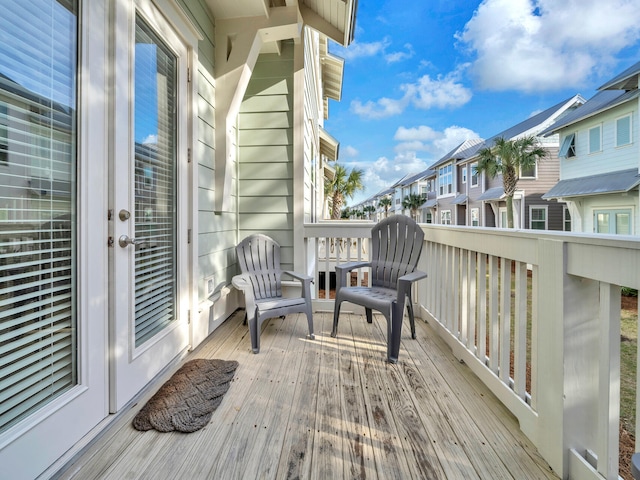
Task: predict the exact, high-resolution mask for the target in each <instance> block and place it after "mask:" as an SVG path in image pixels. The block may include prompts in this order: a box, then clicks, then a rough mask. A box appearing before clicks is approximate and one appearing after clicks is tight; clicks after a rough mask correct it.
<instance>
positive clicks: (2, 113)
mask: <svg viewBox="0 0 640 480" xmlns="http://www.w3.org/2000/svg"><path fill="white" fill-rule="evenodd" d="M7 114H8V109H7V105H6V104H3V103H0V165H7V164H8V163H9V132H8V129H7V121H8V115H7Z"/></svg>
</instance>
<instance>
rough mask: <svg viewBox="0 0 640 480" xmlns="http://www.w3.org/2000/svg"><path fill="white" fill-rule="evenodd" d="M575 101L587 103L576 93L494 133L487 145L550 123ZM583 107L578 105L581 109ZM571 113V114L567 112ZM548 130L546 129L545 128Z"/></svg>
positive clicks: (538, 133)
mask: <svg viewBox="0 0 640 480" xmlns="http://www.w3.org/2000/svg"><path fill="white" fill-rule="evenodd" d="M574 103H585V102H584V99H583V98H582V96H580V95H574V96H573V97H570V98H567V99H566V100H563V101H562V102H560V103H557V104H556V105H554V106H552V107H549V108H547V109H546V110H544V111H542V112H540V113H538V114H537V115H533V116H532V117H529V118H527V119H526V120H524V121H523V122H520V123H518V124H517V125H514V126H513V127H510V128H507V129H506V130H504V131H502V132H500V133H498V134H497V135H494V136H493V137H491V138H489V139H488V140H487V141H486V142H485V146H486V147H493V145H494V144H495V141H496V140H497V139H498V138H504V139H505V140H511V139H513V138H516V137H517V136H519V135H522V134H523V133H525V132H528V131H529V130H532V129H534V128H536V127H538V126H540V127H544V126H545V124H548V123H550V122H552V121H553V119H554V117H555V116H559V115H560V114H562V113H563V112H565V111H566V110H567V109H568V108H570V107H571V105H572V104H574ZM580 108H582V107H578V109H580ZM567 115H569V114H567ZM543 131H546V130H543ZM540 134H541V132H536V135H540Z"/></svg>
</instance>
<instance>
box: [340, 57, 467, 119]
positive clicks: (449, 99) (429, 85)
mask: <svg viewBox="0 0 640 480" xmlns="http://www.w3.org/2000/svg"><path fill="white" fill-rule="evenodd" d="M463 68H466V65H463V66H462V67H460V68H459V69H458V70H456V71H454V72H451V73H449V74H448V75H446V76H444V77H442V76H438V77H437V78H436V79H432V78H431V77H430V76H429V75H424V76H422V77H420V78H419V79H418V80H417V81H416V82H415V83H404V84H402V85H400V90H401V91H403V92H404V96H403V97H402V98H399V99H392V98H387V97H383V98H381V99H379V100H377V101H375V102H374V101H372V100H369V101H368V102H366V103H362V102H361V101H360V100H354V101H352V102H351V111H352V112H353V113H355V114H356V115H359V116H360V117H363V118H369V119H378V118H386V117H391V116H393V115H400V114H401V113H402V112H404V110H405V109H406V108H407V107H408V106H409V105H413V106H414V107H416V108H419V109H421V110H428V109H431V108H448V107H451V108H456V107H461V106H462V105H464V104H466V103H467V102H468V101H469V100H471V96H472V94H471V90H469V89H468V88H466V87H465V86H464V85H462V84H461V83H460V82H459V77H460V72H461V71H462V69H463Z"/></svg>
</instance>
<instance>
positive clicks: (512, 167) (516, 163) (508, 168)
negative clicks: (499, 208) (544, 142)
mask: <svg viewBox="0 0 640 480" xmlns="http://www.w3.org/2000/svg"><path fill="white" fill-rule="evenodd" d="M478 154H479V156H480V158H479V160H478V167H477V172H478V173H482V172H486V173H487V175H489V176H490V177H491V178H495V177H497V176H498V175H502V185H503V188H504V194H505V197H506V200H507V226H508V227H509V228H513V194H514V193H515V191H516V188H517V186H518V180H519V179H520V175H519V172H521V171H522V170H531V169H532V168H535V166H536V162H538V160H542V159H543V158H545V157H546V156H547V151H546V150H545V149H544V148H543V147H542V146H541V145H540V142H539V141H538V139H537V138H536V137H534V136H532V135H529V136H526V137H522V138H518V139H516V140H505V139H504V138H502V137H500V138H498V139H497V140H496V141H495V143H494V145H493V146H492V147H486V148H483V149H482V150H480V151H479V152H478Z"/></svg>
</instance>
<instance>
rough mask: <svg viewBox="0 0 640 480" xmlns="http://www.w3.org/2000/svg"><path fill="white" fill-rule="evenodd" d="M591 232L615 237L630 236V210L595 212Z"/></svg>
mask: <svg viewBox="0 0 640 480" xmlns="http://www.w3.org/2000/svg"><path fill="white" fill-rule="evenodd" d="M593 217H594V218H593V231H594V232H595V233H609V234H616V235H631V232H632V231H633V229H632V225H631V209H618V210H595V211H594V212H593Z"/></svg>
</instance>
